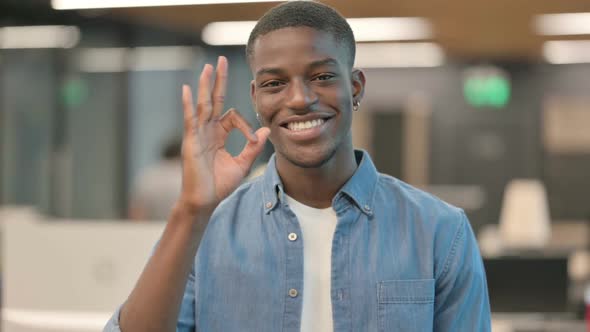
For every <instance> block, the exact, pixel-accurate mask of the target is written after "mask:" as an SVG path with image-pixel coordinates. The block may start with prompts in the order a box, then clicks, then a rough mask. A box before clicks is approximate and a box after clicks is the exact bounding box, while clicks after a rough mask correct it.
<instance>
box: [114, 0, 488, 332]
mask: <svg viewBox="0 0 590 332" xmlns="http://www.w3.org/2000/svg"><path fill="white" fill-rule="evenodd" d="M354 53H355V42H354V37H353V34H352V31H351V29H350V27H349V26H348V24H347V23H346V21H345V20H344V19H343V18H342V17H341V16H340V15H339V14H338V13H337V12H336V11H334V10H333V9H331V8H329V7H327V6H324V5H321V4H318V3H316V2H311V1H302V2H299V1H294V2H288V3H285V4H283V5H280V6H278V7H275V8H274V9H272V10H270V11H269V12H268V13H267V14H265V15H264V16H263V17H262V18H261V19H260V21H259V22H258V24H257V26H256V28H255V29H254V30H253V31H252V34H251V36H250V40H249V42H248V46H247V56H248V60H249V64H250V67H251V69H252V73H253V76H254V80H253V81H252V83H251V87H250V90H251V95H252V102H253V104H254V107H255V110H256V112H257V114H258V118H259V121H260V123H261V124H262V125H263V127H262V128H261V129H259V130H257V131H256V132H255V133H252V131H251V128H250V126H249V125H248V123H247V122H246V121H245V120H244V119H243V118H242V117H241V116H240V115H239V113H237V111H235V110H229V111H228V112H226V113H225V114H223V115H222V113H223V100H224V96H225V86H226V79H227V60H226V59H225V58H223V57H220V58H219V61H218V64H217V73H216V79H215V83H214V87H213V91H212V92H210V91H209V87H210V82H211V80H212V74H213V67H212V66H210V65H206V66H205V68H204V69H203V72H202V74H201V78H200V82H199V92H198V98H197V100H198V102H197V105H196V114H195V112H194V111H193V110H194V107H193V101H192V98H191V93H190V89H189V88H188V87H184V88H183V100H184V116H185V136H184V142H183V151H182V153H183V156H182V158H183V182H182V183H183V184H182V192H181V195H180V199H179V201H178V203H177V204H176V206H175V208H174V209H173V211H172V214H171V216H170V219H169V222H168V224H167V226H166V229H165V231H164V233H163V235H162V238H161V240H160V242H159V244H158V246H157V248H156V249H155V251H154V253H153V256H152V258H151V259H150V261H149V263H148V264H147V266H146V268H145V270H144V271H143V273H142V275H141V277H140V279H139V281H138V283H137V285H136V287H135V289H134V290H133V292H132V293H131V295H130V296H129V298H128V300H127V301H126V303H125V304H124V305H123V306H122V309H121V310H120V311H117V312H116V313H115V314H114V315H113V319H112V320H111V321H110V322H109V323H108V325H107V327H106V330H107V331H119V330H122V331H124V332H133V331H142V332H145V331H174V330H175V329H176V330H177V331H223V332H226V331H257V332H265V331H268V332H275V331H297V332H299V331H306V332H307V331H321V332H323V331H432V330H435V331H470V332H472V331H489V330H490V311H489V304H488V296H487V286H486V280H485V274H484V270H483V266H482V262H481V257H480V255H479V252H478V249H477V245H476V242H475V239H474V236H473V233H472V231H471V228H470V226H469V223H468V221H467V218H466V217H465V214H464V213H463V212H462V211H461V210H460V209H457V208H455V207H452V206H450V205H447V204H445V203H444V202H442V201H440V200H438V199H436V198H435V197H432V196H430V195H428V194H426V193H423V192H421V191H419V190H417V189H414V188H412V187H410V186H408V185H407V184H404V183H402V182H401V181H399V180H396V179H394V178H392V177H389V176H385V175H381V174H379V173H378V172H377V171H376V169H375V167H374V166H373V163H372V161H371V159H370V157H369V155H368V154H367V153H365V152H362V151H355V150H354V149H353V146H352V139H351V130H350V128H351V121H352V112H353V110H354V109H356V108H358V105H359V103H360V101H361V99H362V97H363V90H364V87H365V77H364V74H363V72H362V71H360V70H357V69H354V68H353V67H352V66H353V62H354V55H355V54H354ZM234 128H237V129H239V130H240V131H241V132H242V133H243V134H244V135H245V136H246V137H247V138H248V140H249V142H248V143H247V145H246V147H245V148H244V150H243V151H242V153H241V154H240V155H239V156H237V157H235V158H234V157H232V156H231V155H229V154H228V153H227V152H226V151H225V149H224V141H225V139H226V138H227V136H228V133H229V132H230V130H232V129H234ZM267 138H269V139H270V141H271V142H272V144H273V145H274V147H275V150H276V154H275V156H274V157H273V158H272V159H271V160H270V162H269V164H268V167H267V170H266V172H265V174H264V175H263V176H262V177H260V178H259V179H257V180H255V181H253V182H251V183H248V184H245V185H242V186H241V187H239V188H237V187H238V185H239V183H240V182H241V180H242V179H243V178H244V177H245V176H246V174H247V173H248V170H249V168H250V167H251V165H252V163H253V161H254V159H255V157H256V156H257V155H258V154H259V153H260V151H261V150H262V147H263V144H264V143H265V141H266V139H267ZM236 188H237V189H236ZM205 226H207V230H206V233H205V234H204V236H203V237H202V239H201V238H200V235H199V234H201V232H202V230H203V229H204V228H205ZM200 240H201V243H200V245H198V243H199V241H200ZM197 246H199V250H198V253H197Z"/></svg>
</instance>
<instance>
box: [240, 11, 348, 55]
mask: <svg viewBox="0 0 590 332" xmlns="http://www.w3.org/2000/svg"><path fill="white" fill-rule="evenodd" d="M289 27H310V28H313V29H316V30H318V31H323V32H327V33H329V34H331V35H332V36H333V37H334V39H335V40H336V42H337V43H342V44H343V45H344V46H345V47H346V49H347V51H348V59H347V60H349V61H350V66H352V65H353V64H354V57H355V52H356V48H355V40H354V34H353V33H352V29H351V28H350V25H348V22H346V19H345V18H344V17H343V16H342V15H341V14H340V13H338V12H337V11H336V10H335V9H334V8H332V7H329V6H326V5H324V4H321V3H318V2H314V1H289V2H286V3H283V4H281V5H278V6H276V7H274V8H272V9H270V10H269V11H268V12H266V14H264V15H263V16H262V17H261V18H260V20H258V23H256V26H255V27H254V29H253V30H252V32H251V33H250V37H249V38H248V44H247V45H246V57H247V59H248V63H250V61H251V59H252V56H253V53H254V50H253V47H254V42H255V41H256V39H258V37H260V36H262V35H265V34H267V33H269V32H272V31H275V30H279V29H283V28H289Z"/></svg>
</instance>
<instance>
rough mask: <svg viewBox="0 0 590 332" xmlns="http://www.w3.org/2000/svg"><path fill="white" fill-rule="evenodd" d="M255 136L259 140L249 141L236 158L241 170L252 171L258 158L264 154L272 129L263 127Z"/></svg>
mask: <svg viewBox="0 0 590 332" xmlns="http://www.w3.org/2000/svg"><path fill="white" fill-rule="evenodd" d="M254 135H256V137H257V138H258V140H256V141H255V142H253V141H251V140H249V141H248V143H247V144H246V146H245V147H244V149H243V150H242V152H241V153H240V154H239V155H238V156H236V157H235V158H234V160H235V161H236V162H237V163H238V165H240V168H242V169H243V170H246V171H248V170H250V167H252V164H253V163H254V160H256V157H258V155H259V154H260V153H261V152H262V149H263V148H264V144H265V143H266V140H267V139H268V135H270V128H268V127H262V128H260V129H258V130H256V132H255V133H254Z"/></svg>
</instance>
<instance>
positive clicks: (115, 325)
mask: <svg viewBox="0 0 590 332" xmlns="http://www.w3.org/2000/svg"><path fill="white" fill-rule="evenodd" d="M121 307H122V306H119V307H118V308H117V310H115V312H114V313H113V315H112V316H111V318H110V319H109V321H108V322H107V324H106V325H105V327H104V329H103V330H102V331H103V332H121V328H120V327H119V315H120V314H121Z"/></svg>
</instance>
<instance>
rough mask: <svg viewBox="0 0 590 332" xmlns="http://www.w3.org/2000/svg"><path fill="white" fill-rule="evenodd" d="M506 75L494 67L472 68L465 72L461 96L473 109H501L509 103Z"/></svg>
mask: <svg viewBox="0 0 590 332" xmlns="http://www.w3.org/2000/svg"><path fill="white" fill-rule="evenodd" d="M510 92H511V87H510V80H509V79H508V75H507V74H506V73H505V72H504V71H503V70H501V69H499V68H496V67H490V66H485V67H474V68H470V69H468V70H466V71H465V75H464V78H463V95H464V96H465V101H466V102H467V103H468V104H469V105H471V106H473V107H488V108H496V109H499V108H503V107H504V106H506V105H507V104H508V102H509V101H510Z"/></svg>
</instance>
